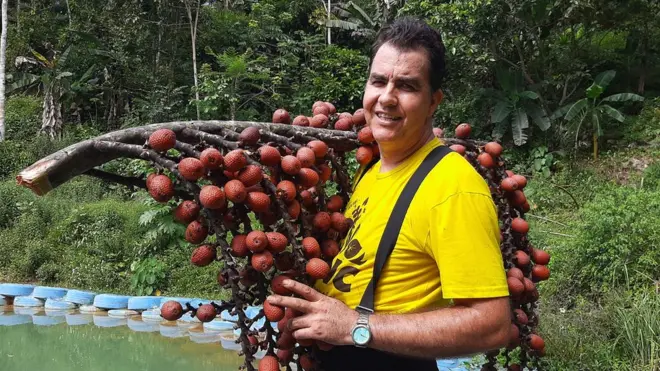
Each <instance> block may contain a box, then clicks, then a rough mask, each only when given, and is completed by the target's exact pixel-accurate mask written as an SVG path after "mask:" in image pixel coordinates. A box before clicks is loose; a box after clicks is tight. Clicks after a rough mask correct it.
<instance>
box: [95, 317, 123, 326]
mask: <svg viewBox="0 0 660 371" xmlns="http://www.w3.org/2000/svg"><path fill="white" fill-rule="evenodd" d="M93 320H94V325H96V327H119V326H124V325H125V324H126V318H112V317H108V316H93Z"/></svg>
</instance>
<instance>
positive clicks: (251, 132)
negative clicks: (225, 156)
mask: <svg viewBox="0 0 660 371" xmlns="http://www.w3.org/2000/svg"><path fill="white" fill-rule="evenodd" d="M259 139H261V133H260V132H259V128H258V127H256V126H248V127H246V128H245V129H243V131H241V134H240V135H239V136H238V140H239V141H240V143H241V144H242V145H250V146H253V145H255V144H257V142H259Z"/></svg>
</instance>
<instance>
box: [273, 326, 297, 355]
mask: <svg viewBox="0 0 660 371" xmlns="http://www.w3.org/2000/svg"><path fill="white" fill-rule="evenodd" d="M276 345H277V349H287V350H288V349H291V348H293V346H294V345H296V338H294V337H293V335H291V333H290V332H288V331H284V332H280V337H279V338H278V339H277V342H276Z"/></svg>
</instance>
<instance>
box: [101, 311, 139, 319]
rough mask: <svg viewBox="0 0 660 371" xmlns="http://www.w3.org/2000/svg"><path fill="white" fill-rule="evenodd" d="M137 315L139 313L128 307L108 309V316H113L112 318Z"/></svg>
mask: <svg viewBox="0 0 660 371" xmlns="http://www.w3.org/2000/svg"><path fill="white" fill-rule="evenodd" d="M138 315H140V313H138V312H136V311H134V310H128V309H111V310H109V311H108V317H113V318H128V317H132V316H138Z"/></svg>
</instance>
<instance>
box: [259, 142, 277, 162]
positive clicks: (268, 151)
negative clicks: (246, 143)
mask: <svg viewBox="0 0 660 371" xmlns="http://www.w3.org/2000/svg"><path fill="white" fill-rule="evenodd" d="M257 153H259V158H260V161H261V163H262V164H264V165H266V166H276V165H279V163H280V160H281V159H282V155H280V151H278V150H277V148H275V147H272V146H261V147H259V149H258V150H257Z"/></svg>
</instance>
